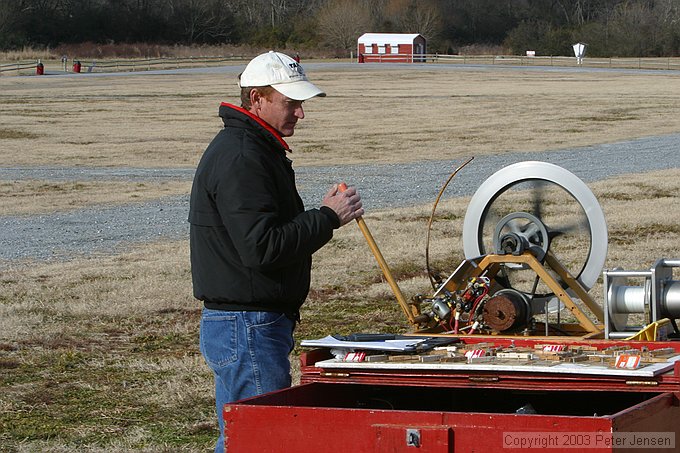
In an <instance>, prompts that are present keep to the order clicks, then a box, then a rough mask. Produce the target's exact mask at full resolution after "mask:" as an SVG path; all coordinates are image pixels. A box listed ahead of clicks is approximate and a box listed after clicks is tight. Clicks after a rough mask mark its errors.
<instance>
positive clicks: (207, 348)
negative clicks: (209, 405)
mask: <svg viewBox="0 0 680 453" xmlns="http://www.w3.org/2000/svg"><path fill="white" fill-rule="evenodd" d="M294 329H295V321H292V320H290V319H289V318H288V317H286V315H283V314H281V313H274V312H267V311H222V310H210V309H207V308H204V309H203V316H202V318H201V331H200V342H201V353H202V354H203V357H204V358H205V361H206V362H207V363H208V366H209V367H210V368H211V369H212V370H213V373H214V375H215V408H216V410H217V420H218V422H219V426H220V437H219V439H218V440H217V444H216V446H215V452H216V453H221V452H223V451H224V420H223V418H222V408H223V407H224V405H225V404H226V403H231V402H234V401H238V400H241V399H244V398H249V397H251V396H255V395H260V394H262V393H268V392H272V391H274V390H279V389H282V388H286V387H290V383H291V377H290V361H289V360H288V355H289V354H290V352H291V351H292V350H293V346H294V342H293V330H294Z"/></svg>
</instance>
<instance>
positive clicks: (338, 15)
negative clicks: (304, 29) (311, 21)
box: [316, 0, 371, 51]
mask: <svg viewBox="0 0 680 453" xmlns="http://www.w3.org/2000/svg"><path fill="white" fill-rule="evenodd" d="M316 18H317V23H318V28H319V34H320V35H321V36H322V38H323V40H324V42H325V43H326V44H327V45H329V46H332V47H337V48H340V49H343V50H346V51H350V50H351V49H354V48H355V46H356V42H357V38H359V36H360V35H362V34H363V33H365V32H367V31H370V28H371V17H370V12H369V11H368V9H367V8H366V7H365V6H364V4H363V2H361V1H359V0H330V1H329V2H328V3H326V5H324V6H323V7H322V8H321V9H320V10H319V13H318V14H317V16H316Z"/></svg>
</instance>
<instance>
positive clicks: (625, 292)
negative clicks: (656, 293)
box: [611, 286, 645, 313]
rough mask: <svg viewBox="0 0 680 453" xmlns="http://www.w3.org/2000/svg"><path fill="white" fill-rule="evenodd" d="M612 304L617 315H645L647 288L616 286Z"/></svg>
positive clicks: (613, 291)
mask: <svg viewBox="0 0 680 453" xmlns="http://www.w3.org/2000/svg"><path fill="white" fill-rule="evenodd" d="M611 303H612V304H613V305H614V312H615V313H644V312H645V288H644V287H642V286H614V287H613V288H612V294H611Z"/></svg>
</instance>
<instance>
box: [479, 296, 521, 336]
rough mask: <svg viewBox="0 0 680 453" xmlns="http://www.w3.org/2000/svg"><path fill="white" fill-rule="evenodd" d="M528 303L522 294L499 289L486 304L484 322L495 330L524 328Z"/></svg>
mask: <svg viewBox="0 0 680 453" xmlns="http://www.w3.org/2000/svg"><path fill="white" fill-rule="evenodd" d="M527 314H528V305H527V302H526V301H525V300H524V298H523V297H522V295H521V294H519V293H517V292H514V291H499V292H498V293H496V294H495V295H494V296H493V297H491V298H490V299H489V300H487V301H486V304H484V310H483V314H482V316H483V318H484V322H485V323H486V324H487V325H488V326H489V327H491V328H492V329H494V330H497V331H499V332H505V331H507V330H516V329H522V328H524V327H526V325H527Z"/></svg>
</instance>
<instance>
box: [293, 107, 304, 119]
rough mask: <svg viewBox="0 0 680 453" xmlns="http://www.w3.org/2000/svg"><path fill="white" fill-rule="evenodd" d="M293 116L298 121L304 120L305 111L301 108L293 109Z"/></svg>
mask: <svg viewBox="0 0 680 453" xmlns="http://www.w3.org/2000/svg"><path fill="white" fill-rule="evenodd" d="M295 116H296V117H297V118H299V119H304V117H305V111H304V109H303V108H302V106H300V107H298V108H296V109H295Z"/></svg>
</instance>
